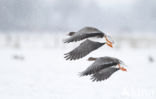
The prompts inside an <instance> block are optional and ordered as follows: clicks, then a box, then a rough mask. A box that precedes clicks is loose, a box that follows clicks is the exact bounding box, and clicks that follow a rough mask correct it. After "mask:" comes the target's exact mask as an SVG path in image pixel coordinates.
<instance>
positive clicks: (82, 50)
mask: <svg viewBox="0 0 156 99" xmlns="http://www.w3.org/2000/svg"><path fill="white" fill-rule="evenodd" d="M69 35H70V36H71V37H70V38H68V39H66V40H65V43H70V42H74V41H75V42H76V41H80V40H83V39H86V40H85V41H83V42H82V43H81V44H80V45H79V46H78V47H76V48H75V49H74V50H72V51H70V52H69V53H66V54H65V57H64V58H66V60H76V59H80V58H83V57H85V56H86V55H88V54H89V53H91V52H92V51H94V50H96V49H98V48H99V47H101V46H102V45H105V44H107V45H108V46H110V47H113V46H112V42H111V41H109V40H108V38H107V36H106V34H105V33H103V32H101V31H100V30H98V29H96V28H94V27H85V28H82V29H81V30H79V31H78V32H70V33H69ZM90 37H98V38H102V37H105V39H106V42H104V43H100V42H95V41H91V40H89V39H88V38H90Z"/></svg>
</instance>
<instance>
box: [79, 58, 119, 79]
mask: <svg viewBox="0 0 156 99" xmlns="http://www.w3.org/2000/svg"><path fill="white" fill-rule="evenodd" d="M117 64H119V61H118V59H116V58H111V57H101V58H98V59H96V60H95V62H94V63H93V64H91V66H89V67H88V68H87V69H86V70H85V71H83V72H82V73H81V76H87V75H91V74H94V73H96V72H98V71H100V70H101V69H104V68H107V67H111V66H114V65H117Z"/></svg>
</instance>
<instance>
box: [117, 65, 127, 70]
mask: <svg viewBox="0 0 156 99" xmlns="http://www.w3.org/2000/svg"><path fill="white" fill-rule="evenodd" d="M118 66H119V69H120V70H122V71H127V69H126V68H124V67H121V66H120V64H118Z"/></svg>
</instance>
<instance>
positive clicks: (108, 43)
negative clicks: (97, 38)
mask: <svg viewBox="0 0 156 99" xmlns="http://www.w3.org/2000/svg"><path fill="white" fill-rule="evenodd" d="M105 39H106V41H107V42H106V44H107V45H108V46H110V47H112V48H113V45H112V42H111V41H109V40H108V38H107V36H105Z"/></svg>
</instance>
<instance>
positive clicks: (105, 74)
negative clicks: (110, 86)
mask: <svg viewBox="0 0 156 99" xmlns="http://www.w3.org/2000/svg"><path fill="white" fill-rule="evenodd" d="M118 70H119V68H114V67H109V68H105V69H102V70H100V71H99V72H97V73H95V74H93V75H92V77H91V80H92V81H102V80H106V79H108V78H109V77H110V76H111V75H112V74H113V73H115V72H116V71H118Z"/></svg>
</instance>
